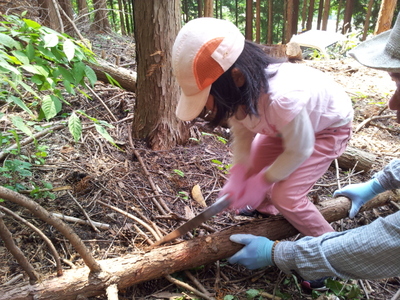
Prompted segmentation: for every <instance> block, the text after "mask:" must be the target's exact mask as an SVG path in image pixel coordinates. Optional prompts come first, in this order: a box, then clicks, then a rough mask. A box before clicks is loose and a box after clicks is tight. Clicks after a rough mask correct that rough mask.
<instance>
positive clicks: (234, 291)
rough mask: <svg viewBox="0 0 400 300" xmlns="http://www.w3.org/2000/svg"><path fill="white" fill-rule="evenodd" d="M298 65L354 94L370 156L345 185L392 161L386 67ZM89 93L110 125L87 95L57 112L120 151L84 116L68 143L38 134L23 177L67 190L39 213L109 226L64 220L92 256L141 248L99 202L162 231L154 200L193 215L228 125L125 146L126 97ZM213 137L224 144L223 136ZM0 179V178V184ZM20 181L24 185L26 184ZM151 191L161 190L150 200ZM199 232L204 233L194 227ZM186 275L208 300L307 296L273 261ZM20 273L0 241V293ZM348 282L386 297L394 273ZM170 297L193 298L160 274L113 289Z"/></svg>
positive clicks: (332, 182) (328, 178)
mask: <svg viewBox="0 0 400 300" xmlns="http://www.w3.org/2000/svg"><path fill="white" fill-rule="evenodd" d="M92 44H93V47H94V49H95V51H97V52H98V53H100V52H101V50H105V52H106V53H107V59H109V60H110V61H114V59H115V56H113V54H115V55H120V56H121V64H126V65H127V66H128V67H131V68H134V67H135V65H134V59H133V56H134V43H133V42H132V41H130V40H127V39H121V38H118V37H108V36H102V35H99V36H97V37H96V39H94V40H92ZM301 63H306V64H309V65H312V66H314V67H316V68H318V69H321V70H322V71H324V72H327V73H329V74H331V75H332V76H333V77H334V78H335V79H336V80H337V81H338V82H339V83H340V84H342V85H343V86H344V87H345V89H346V91H347V92H348V94H349V95H350V96H351V98H352V99H353V103H354V109H355V118H354V134H353V137H352V139H351V141H350V146H352V147H355V148H359V149H362V150H364V151H367V152H369V153H372V154H374V155H376V161H375V163H374V166H373V168H372V170H371V171H370V172H368V173H356V172H353V173H352V171H351V170H350V174H351V176H350V181H351V182H353V183H354V182H361V181H365V180H367V179H368V178H370V176H371V175H372V174H373V173H374V172H376V171H378V170H380V169H381V168H382V167H383V166H384V165H386V164H387V163H388V162H389V161H390V160H391V159H393V158H396V157H398V155H399V145H400V143H399V134H400V127H399V125H398V124H397V123H396V122H395V119H394V118H393V112H391V111H389V110H388V109H385V105H386V101H387V100H388V97H389V96H390V95H391V94H392V92H393V91H394V87H395V85H394V83H393V82H392V81H391V80H390V77H389V76H388V75H387V73H385V72H380V71H374V70H371V69H368V68H365V67H362V66H360V65H359V64H358V63H357V62H355V61H354V60H352V59H350V58H346V59H343V60H340V61H339V60H335V61H333V60H331V61H303V62H301ZM95 91H96V93H97V94H98V95H99V96H100V97H101V98H102V99H103V101H104V102H105V104H106V105H107V107H108V108H109V109H110V111H111V113H112V114H113V115H114V116H115V117H116V118H117V119H118V121H117V122H115V121H113V118H112V116H111V115H110V113H108V112H107V111H106V110H105V109H104V106H103V105H102V104H101V103H99V102H98V101H96V100H95V99H94V100H88V99H86V98H84V97H73V98H70V99H69V101H70V103H71V106H66V107H65V108H64V109H65V112H70V111H72V110H76V109H81V110H84V111H85V112H86V113H87V114H89V115H90V116H93V117H95V118H97V119H100V120H106V121H107V122H109V123H110V124H113V125H114V128H113V129H110V130H109V133H110V134H111V136H112V137H113V138H114V139H115V140H116V141H117V145H118V146H119V147H120V148H121V149H122V151H120V150H118V149H116V148H115V147H113V146H112V145H110V144H109V143H108V142H107V141H105V140H104V138H102V137H101V136H100V135H99V134H98V133H97V132H96V130H95V128H94V127H93V126H92V125H90V124H89V123H87V124H85V125H84V130H83V138H82V140H81V141H79V142H78V143H75V142H74V141H73V138H72V137H71V135H70V134H69V133H68V129H67V128H64V129H61V130H57V131H54V132H53V133H51V134H49V135H46V136H45V137H44V138H42V139H41V140H40V141H39V144H41V145H48V146H49V148H48V149H47V152H48V157H47V158H46V161H45V163H44V164H43V165H36V166H35V167H34V174H33V176H32V178H31V180H32V181H34V182H41V181H46V182H50V183H51V184H52V185H53V187H66V189H64V190H60V191H54V192H53V193H54V195H55V199H51V198H49V197H41V198H38V199H36V201H37V202H38V203H39V204H41V205H42V206H43V207H45V208H46V209H47V210H49V211H51V212H58V213H61V214H64V215H67V216H71V217H76V218H80V219H85V216H84V214H83V210H84V211H85V212H86V213H87V214H88V215H89V216H90V218H91V219H92V220H93V221H96V222H101V223H105V224H108V225H109V226H110V227H109V229H107V230H99V232H96V231H95V230H94V229H93V228H92V227H90V226H87V225H80V224H77V223H69V224H70V225H71V226H72V227H73V228H74V230H75V231H76V233H77V234H78V235H79V236H80V237H81V238H82V240H83V241H84V243H85V244H86V245H87V247H89V249H90V250H91V252H92V254H93V255H94V256H95V258H96V259H99V260H100V259H107V258H113V257H118V256H123V255H124V254H126V253H132V252H135V251H140V249H143V247H145V246H147V245H148V244H147V243H146V239H147V237H146V236H144V233H143V232H145V235H148V234H149V233H148V232H146V230H145V229H144V227H143V226H142V225H140V224H139V223H137V222H136V221H134V220H132V219H130V218H128V217H127V216H126V215H124V214H122V213H120V212H117V211H115V210H113V209H111V208H109V207H107V206H105V205H102V204H101V202H102V203H106V204H108V205H111V206H113V207H117V208H119V209H120V210H123V211H124V212H127V213H130V214H132V215H134V216H136V217H137V218H139V219H141V220H142V221H143V222H150V221H151V222H154V223H156V224H157V225H158V227H159V228H160V230H161V231H162V232H164V233H168V232H170V231H171V230H172V229H174V228H176V227H177V226H178V225H179V224H180V223H179V222H177V221H176V220H173V219H172V217H171V218H165V216H164V217H163V216H161V215H162V212H161V211H160V209H159V205H160V203H161V202H163V203H164V204H166V206H167V207H168V209H169V210H170V212H167V215H169V216H172V212H173V214H174V215H175V216H176V215H177V216H180V217H182V218H190V217H192V216H194V215H196V214H198V213H199V212H200V211H201V210H202V209H203V208H202V206H201V205H200V204H199V203H198V202H196V201H195V200H194V199H193V197H192V195H191V191H192V189H193V187H194V186H196V185H199V187H200V190H201V193H202V195H203V196H204V199H205V201H206V203H207V205H210V204H211V203H213V202H214V200H215V199H216V197H217V194H218V191H219V190H220V188H221V187H222V185H223V184H224V182H225V180H226V173H225V170H226V167H227V166H229V164H230V163H231V158H232V156H231V152H230V142H229V139H230V136H229V130H227V129H225V128H216V129H215V130H210V129H209V128H208V127H207V126H206V123H205V122H204V121H203V120H201V119H199V120H197V121H196V122H195V124H194V127H193V132H194V136H193V139H191V141H190V143H188V144H187V145H185V146H179V147H175V148H174V149H171V150H169V151H152V150H150V149H148V148H147V147H146V145H145V143H144V141H140V140H134V141H133V147H134V149H133V148H132V145H131V144H130V142H129V138H128V129H129V126H130V125H131V122H132V118H133V110H134V103H135V94H134V93H131V92H126V91H124V90H121V89H119V88H116V87H113V86H110V85H108V84H104V83H101V82H98V84H97V85H96V89H95ZM9 113H15V112H9ZM377 115H380V116H381V118H376V119H373V120H371V121H370V122H368V123H367V124H363V122H364V121H365V120H367V119H368V118H371V117H373V116H377ZM55 121H57V120H55ZM7 125H8V123H7V121H6V120H5V119H3V120H0V128H1V130H2V131H6V127H7ZM221 137H223V138H224V139H226V140H227V141H228V142H227V143H224V142H222V141H221ZM133 150H135V151H133ZM33 151H35V147H34V145H33V144H29V145H26V146H24V147H22V152H23V153H24V154H26V155H27V156H29V154H30V153H32V152H33ZM336 173H337V170H336V168H335V166H334V165H332V166H331V168H330V169H329V170H328V172H327V173H326V174H325V175H324V176H323V177H322V178H321V179H320V180H319V181H318V182H317V184H316V185H315V187H314V189H313V191H312V193H311V194H310V196H311V198H312V196H313V195H318V197H319V198H320V200H322V201H323V200H324V199H328V198H330V197H331V195H332V193H333V192H334V190H336V189H337V188H338V187H337V184H336V182H337V180H336ZM348 175H349V170H342V169H340V170H339V176H340V178H341V184H342V185H346V184H348V183H349V180H345V179H344V178H346V177H347V176H348ZM4 180H5V179H4V178H0V183H3V182H4ZM152 183H153V184H152ZM26 184H27V186H29V183H28V182H27V183H26ZM155 189H156V190H155ZM156 193H158V194H159V195H160V196H157V197H154V195H156ZM100 201H101V202H100ZM77 203H79V204H80V206H81V207H82V208H80V207H79V206H78V204H77ZM2 205H4V206H5V207H7V208H9V209H11V210H13V211H14V212H17V213H19V214H20V215H21V216H22V217H24V218H25V219H26V220H28V221H30V222H32V223H33V224H35V225H36V226H37V227H39V228H40V229H41V230H42V231H43V232H44V233H45V234H46V235H47V236H48V237H49V238H50V239H51V240H52V242H53V243H55V244H56V248H57V250H58V252H59V254H60V256H61V257H62V259H63V267H64V268H65V269H69V268H71V267H72V266H75V267H79V266H82V265H83V262H82V260H81V259H80V257H79V256H78V255H77V254H76V252H75V251H74V249H73V248H72V247H71V245H70V244H69V243H68V242H67V241H66V239H65V238H64V237H63V236H62V235H61V234H60V233H58V232H57V231H55V230H54V228H52V227H51V226H48V225H46V224H43V223H42V222H41V221H39V220H37V219H34V218H33V217H32V216H31V214H30V213H29V212H28V211H27V210H26V209H23V208H21V207H17V206H16V205H14V204H12V203H10V202H8V201H7V202H4V203H2ZM396 210H398V208H396V207H395V206H385V207H381V208H379V209H374V210H373V211H369V212H364V213H361V214H359V215H358V216H357V217H356V218H355V219H352V220H351V219H348V218H346V219H344V220H342V222H341V221H338V222H334V223H333V226H334V228H335V229H336V230H347V229H350V228H354V227H357V226H362V225H365V224H368V223H370V222H371V221H373V220H374V219H375V218H377V217H378V216H384V215H387V214H390V213H392V212H394V211H396ZM4 219H5V222H6V224H7V226H8V228H9V229H10V231H11V232H12V233H13V237H14V239H15V241H16V243H17V245H18V246H19V247H20V248H21V250H22V251H23V252H24V253H25V255H26V256H27V257H28V259H29V261H30V262H31V263H32V264H33V266H34V267H35V269H36V270H37V271H38V272H40V273H41V274H42V279H43V280H45V279H46V277H48V276H54V273H55V264H54V258H53V257H52V255H51V254H50V253H49V252H48V250H47V247H46V246H45V244H44V242H43V240H42V239H40V238H39V237H38V236H37V235H36V234H34V233H32V231H31V230H29V229H28V228H27V227H26V226H24V225H22V224H21V223H19V222H17V221H15V220H13V219H12V218H10V217H8V216H6V217H5V218H4ZM251 219H252V218H250V217H240V216H236V215H234V214H232V213H228V212H226V213H224V214H222V215H221V216H219V217H218V218H215V219H213V220H211V221H208V222H207V225H209V226H210V227H212V228H214V229H215V230H219V229H221V228H226V227H228V226H233V225H235V224H237V223H239V222H251ZM201 234H208V233H207V232H206V231H203V232H202V233H201ZM150 238H153V237H150ZM185 238H189V237H188V236H186V237H185ZM294 238H295V237H293V239H294ZM189 272H190V273H191V274H192V275H193V276H194V277H195V278H197V280H198V282H200V284H201V285H202V286H203V287H204V288H205V289H206V290H207V291H208V292H209V293H210V294H211V295H212V297H214V298H215V299H224V297H226V296H228V297H226V298H225V299H233V298H230V297H229V295H231V296H235V297H237V298H236V299H249V297H250V296H249V294H250V291H251V290H253V289H257V290H261V291H263V292H266V293H269V294H274V293H275V294H276V295H279V296H280V297H281V299H312V298H311V295H310V294H309V293H307V292H305V291H303V290H301V289H300V288H299V286H298V285H297V282H296V280H295V278H294V277H293V276H285V275H284V274H282V273H281V272H280V271H279V270H278V269H277V268H275V267H270V268H266V269H262V270H256V271H249V270H246V269H244V268H243V267H240V266H236V265H229V264H227V263H225V262H224V261H221V262H220V263H219V264H218V265H217V264H216V263H215V264H210V265H207V266H203V267H201V268H197V269H196V270H190V271H189ZM20 274H21V268H20V266H19V265H18V264H17V263H16V262H15V260H14V259H13V258H12V256H11V255H10V254H9V253H8V252H7V250H6V249H5V247H4V245H3V244H2V243H0V290H1V288H2V286H3V287H4V286H5V285H7V284H10V281H11V280H13V279H16V280H17V281H16V282H18V280H27V279H26V276H25V275H24V276H22V277H20ZM173 276H174V277H176V278H178V279H180V280H182V281H183V282H187V283H188V284H190V285H193V286H195V284H194V283H193V281H192V280H191V279H190V277H188V273H186V272H179V273H177V274H173ZM349 283H351V284H357V285H358V286H359V287H360V289H361V293H362V294H363V297H362V298H361V299H377V300H378V299H382V300H387V299H391V298H392V296H393V295H394V294H395V293H396V292H397V290H399V289H400V279H399V278H390V279H385V280H376V281H370V280H364V281H353V282H349ZM185 295H186V296H185ZM174 296H177V297H178V296H179V297H182V298H181V299H193V298H196V296H194V295H193V294H191V293H190V292H189V291H188V290H185V289H183V288H180V287H178V286H176V285H175V284H172V283H171V282H169V281H168V280H167V279H165V278H159V279H156V280H152V281H148V282H145V283H142V284H139V285H136V286H132V287H130V288H128V289H126V290H125V291H122V292H121V293H120V299H172V298H173V297H174ZM250 298H251V297H250ZM91 299H106V297H105V296H98V297H94V298H91ZM254 299H270V296H268V294H264V295H263V296H262V298H261V296H257V297H256V298H254ZM276 299H278V298H276Z"/></svg>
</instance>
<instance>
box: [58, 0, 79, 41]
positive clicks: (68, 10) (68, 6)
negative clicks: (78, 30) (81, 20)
mask: <svg viewBox="0 0 400 300" xmlns="http://www.w3.org/2000/svg"><path fill="white" fill-rule="evenodd" d="M58 2H59V4H60V6H61V9H62V10H64V12H65V14H66V15H67V16H68V18H69V19H70V20H73V19H74V11H73V9H72V3H71V1H70V0H58ZM68 18H67V17H66V16H65V15H64V14H63V13H61V19H62V21H63V24H64V32H66V33H68V34H69V35H71V36H74V34H75V30H74V27H73V26H72V24H71V23H70V22H69V21H68Z"/></svg>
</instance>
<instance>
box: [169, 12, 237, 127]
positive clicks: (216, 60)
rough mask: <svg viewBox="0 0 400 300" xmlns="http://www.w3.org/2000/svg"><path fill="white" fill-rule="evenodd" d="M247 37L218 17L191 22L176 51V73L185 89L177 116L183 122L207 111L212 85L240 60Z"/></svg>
mask: <svg viewBox="0 0 400 300" xmlns="http://www.w3.org/2000/svg"><path fill="white" fill-rule="evenodd" d="M244 43H245V38H244V36H243V34H242V33H241V32H240V30H239V29H238V28H237V27H236V26H235V25H234V24H233V23H231V22H229V21H226V20H221V19H214V18H198V19H194V20H191V21H189V22H188V23H186V25H184V26H183V27H182V29H181V30H180V31H179V33H178V36H177V37H176V39H175V43H174V46H173V49H172V68H173V73H174V75H175V76H176V79H177V81H178V83H179V85H180V87H181V89H182V93H181V96H180V99H179V102H178V105H177V108H176V115H177V117H178V118H179V119H181V120H183V121H190V120H193V119H194V118H196V117H197V116H198V115H199V114H200V113H201V111H202V110H203V108H204V106H205V104H206V102H207V99H208V96H209V94H210V89H211V85H212V84H213V82H214V81H216V80H217V79H218V78H219V77H220V76H221V75H222V74H223V73H224V72H225V71H227V70H228V69H229V68H230V67H231V66H232V65H233V64H234V63H235V61H236V60H237V58H238V57H239V55H240V54H241V53H242V51H243V48H244Z"/></svg>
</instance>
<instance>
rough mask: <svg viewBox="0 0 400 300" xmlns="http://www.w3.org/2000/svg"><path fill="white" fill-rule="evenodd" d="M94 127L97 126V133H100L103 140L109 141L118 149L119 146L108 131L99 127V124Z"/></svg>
mask: <svg viewBox="0 0 400 300" xmlns="http://www.w3.org/2000/svg"><path fill="white" fill-rule="evenodd" d="M94 126H95V128H96V130H97V132H98V133H100V135H101V136H102V137H103V138H105V139H106V140H107V141H109V142H110V143H111V144H112V145H114V146H116V147H117V145H116V144H115V141H114V139H113V138H112V137H111V136H110V135H109V134H108V132H107V130H106V129H105V128H104V127H103V126H101V125H99V124H94Z"/></svg>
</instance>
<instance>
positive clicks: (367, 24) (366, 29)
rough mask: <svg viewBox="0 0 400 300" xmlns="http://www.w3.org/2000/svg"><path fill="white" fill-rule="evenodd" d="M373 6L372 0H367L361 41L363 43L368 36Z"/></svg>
mask: <svg viewBox="0 0 400 300" xmlns="http://www.w3.org/2000/svg"><path fill="white" fill-rule="evenodd" d="M373 4H374V0H369V2H368V9H367V13H366V15H365V23H364V32H363V36H362V38H361V41H365V39H366V38H367V35H368V28H369V20H370V19H371V12H372V5H373Z"/></svg>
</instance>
